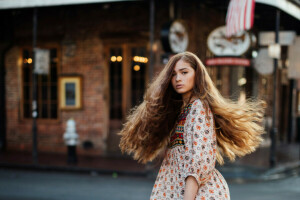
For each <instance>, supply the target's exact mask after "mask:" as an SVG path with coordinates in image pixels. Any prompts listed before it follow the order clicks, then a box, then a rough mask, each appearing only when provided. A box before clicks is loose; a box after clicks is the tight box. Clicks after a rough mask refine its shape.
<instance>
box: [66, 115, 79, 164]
mask: <svg viewBox="0 0 300 200" xmlns="http://www.w3.org/2000/svg"><path fill="white" fill-rule="evenodd" d="M64 140H65V144H66V145H67V146H68V160H67V162H68V163H69V164H76V163H77V155H76V145H77V144H78V143H79V137H78V134H77V133H76V122H75V121H74V119H73V118H71V119H69V120H68V121H67V127H66V132H65V133H64Z"/></svg>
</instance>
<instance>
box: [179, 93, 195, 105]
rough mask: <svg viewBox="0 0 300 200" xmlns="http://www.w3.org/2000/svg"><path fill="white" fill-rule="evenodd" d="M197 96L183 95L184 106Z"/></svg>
mask: <svg viewBox="0 0 300 200" xmlns="http://www.w3.org/2000/svg"><path fill="white" fill-rule="evenodd" d="M196 98H197V97H195V96H192V97H191V96H190V95H189V96H187V95H183V96H182V100H183V107H185V106H186V105H187V104H188V103H190V102H192V101H194V100H195V99H196Z"/></svg>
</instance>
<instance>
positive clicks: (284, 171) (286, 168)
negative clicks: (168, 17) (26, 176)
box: [0, 161, 300, 184]
mask: <svg viewBox="0 0 300 200" xmlns="http://www.w3.org/2000/svg"><path fill="white" fill-rule="evenodd" d="M0 168H3V169H17V170H35V171H36V170H37V171H54V172H64V173H84V174H91V175H93V176H97V175H98V174H102V175H112V176H113V177H116V176H118V175H120V176H137V177H144V178H149V179H155V178H156V175H157V174H156V169H148V170H144V171H128V170H111V169H99V168H89V167H78V166H52V165H41V164H11V163H0ZM217 169H218V170H219V171H220V172H221V174H222V175H223V176H224V178H225V179H226V181H228V182H229V183H238V184H243V183H255V182H264V181H274V180H279V179H284V178H288V177H292V176H299V175H300V161H297V162H293V163H287V164H285V165H281V166H279V167H276V168H271V169H262V168H254V167H250V166H228V167H224V168H222V167H221V168H217Z"/></svg>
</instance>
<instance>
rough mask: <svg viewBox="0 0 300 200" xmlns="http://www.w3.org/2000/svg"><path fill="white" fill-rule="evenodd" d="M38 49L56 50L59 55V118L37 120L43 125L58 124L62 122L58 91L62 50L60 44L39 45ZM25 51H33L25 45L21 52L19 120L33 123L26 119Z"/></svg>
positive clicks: (57, 66)
mask: <svg viewBox="0 0 300 200" xmlns="http://www.w3.org/2000/svg"><path fill="white" fill-rule="evenodd" d="M38 48H45V49H54V48H55V49H56V54H57V64H56V68H57V69H56V70H57V91H56V96H57V118H36V120H37V122H43V123H50V124H51V123H58V122H60V119H61V116H60V109H59V99H60V96H59V91H58V90H59V89H58V86H59V85H58V84H59V82H58V81H59V75H60V72H61V49H60V46H59V45H58V44H45V45H38ZM24 50H29V51H32V50H33V49H32V46H28V45H24V46H22V47H21V48H20V51H19V67H18V71H19V73H18V76H19V78H18V79H19V80H20V82H19V84H18V86H19V99H20V103H19V119H20V121H21V122H31V121H32V120H33V118H32V117H31V118H26V117H24V108H23V105H24V80H23V51H24ZM37 92H38V91H37ZM30 96H31V97H32V92H31V93H30Z"/></svg>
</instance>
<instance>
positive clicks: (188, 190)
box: [183, 176, 198, 200]
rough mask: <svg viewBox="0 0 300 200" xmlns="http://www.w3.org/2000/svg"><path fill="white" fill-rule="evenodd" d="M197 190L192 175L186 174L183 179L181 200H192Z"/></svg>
mask: <svg viewBox="0 0 300 200" xmlns="http://www.w3.org/2000/svg"><path fill="white" fill-rule="evenodd" d="M197 191H198V184H197V181H196V179H195V178H194V177H193V176H188V177H187V178H186V180H185V189H184V197H183V200H194V199H195V198H196V195H197Z"/></svg>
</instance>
